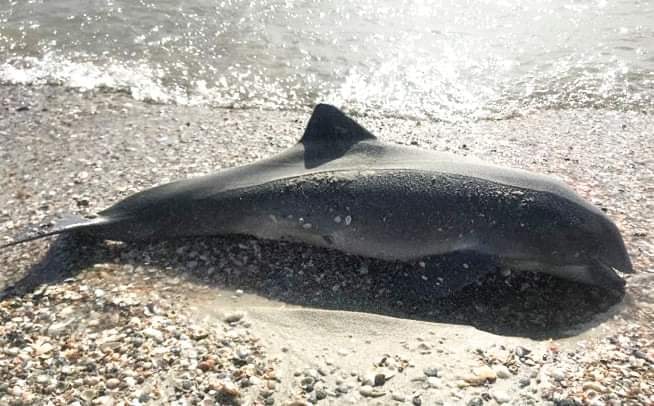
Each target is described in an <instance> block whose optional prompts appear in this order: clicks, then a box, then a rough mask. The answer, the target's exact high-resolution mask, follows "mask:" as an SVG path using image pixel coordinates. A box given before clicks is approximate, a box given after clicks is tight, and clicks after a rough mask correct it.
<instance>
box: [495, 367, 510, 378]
mask: <svg viewBox="0 0 654 406" xmlns="http://www.w3.org/2000/svg"><path fill="white" fill-rule="evenodd" d="M493 371H494V372H495V375H497V377H498V378H500V379H509V378H510V377H511V376H512V375H511V371H509V368H507V367H506V366H504V365H502V364H498V365H495V366H493Z"/></svg>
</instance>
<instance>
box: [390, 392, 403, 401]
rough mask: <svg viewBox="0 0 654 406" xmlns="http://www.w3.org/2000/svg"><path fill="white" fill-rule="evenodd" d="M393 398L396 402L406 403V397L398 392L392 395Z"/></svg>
mask: <svg viewBox="0 0 654 406" xmlns="http://www.w3.org/2000/svg"><path fill="white" fill-rule="evenodd" d="M391 398H392V399H393V400H394V401H396V402H405V401H406V396H404V395H403V394H401V393H397V392H395V393H393V394H391Z"/></svg>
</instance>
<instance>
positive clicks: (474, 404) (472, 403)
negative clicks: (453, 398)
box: [466, 396, 484, 406]
mask: <svg viewBox="0 0 654 406" xmlns="http://www.w3.org/2000/svg"><path fill="white" fill-rule="evenodd" d="M483 404H484V400H483V399H482V398H480V397H479V396H475V397H474V398H472V399H470V400H469V401H468V403H466V406H482V405H483Z"/></svg>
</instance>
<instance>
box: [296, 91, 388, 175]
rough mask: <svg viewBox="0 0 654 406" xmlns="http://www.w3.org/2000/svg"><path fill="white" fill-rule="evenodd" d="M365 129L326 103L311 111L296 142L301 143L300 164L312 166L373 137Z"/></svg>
mask: <svg viewBox="0 0 654 406" xmlns="http://www.w3.org/2000/svg"><path fill="white" fill-rule="evenodd" d="M376 139H377V138H376V137H375V136H374V135H372V134H371V133H370V132H369V131H368V130H366V129H365V128H363V127H362V126H361V125H360V124H359V123H357V122H356V121H354V120H352V119H351V118H349V117H348V116H346V115H345V114H344V113H343V112H342V111H340V110H339V109H337V108H336V107H334V106H330V105H328V104H319V105H317V106H316V108H315V109H314V110H313V114H312V115H311V118H310V119H309V123H308V124H307V128H306V129H305V130H304V135H303V136H302V139H300V143H301V144H303V145H304V164H305V167H306V168H315V167H316V166H320V165H322V164H324V163H326V162H329V161H331V160H333V159H336V158H339V157H341V156H343V155H345V154H346V153H347V151H349V149H350V148H351V147H352V146H353V145H354V144H356V143H358V142H360V141H363V140H376Z"/></svg>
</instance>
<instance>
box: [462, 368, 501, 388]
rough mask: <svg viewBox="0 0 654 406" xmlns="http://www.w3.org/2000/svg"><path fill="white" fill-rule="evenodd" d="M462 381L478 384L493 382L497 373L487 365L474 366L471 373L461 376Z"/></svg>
mask: <svg viewBox="0 0 654 406" xmlns="http://www.w3.org/2000/svg"><path fill="white" fill-rule="evenodd" d="M463 379H464V381H466V382H468V383H469V384H470V385H474V386H480V385H483V384H485V383H486V381H488V382H491V383H492V382H495V380H496V379H497V375H496V374H495V371H493V370H492V369H490V368H489V367H488V366H486V365H483V366H481V367H477V368H474V369H473V370H472V375H469V376H467V377H465V378H463Z"/></svg>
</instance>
